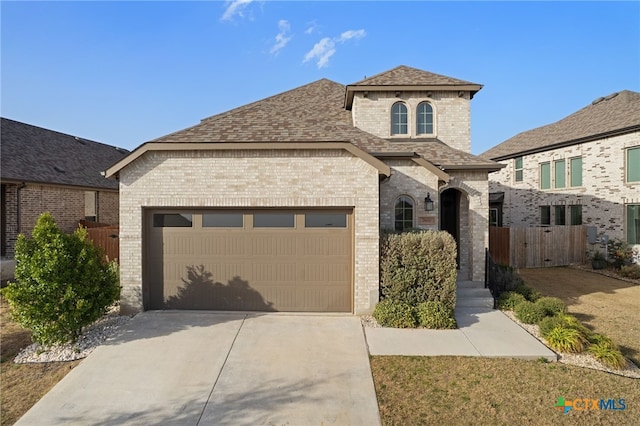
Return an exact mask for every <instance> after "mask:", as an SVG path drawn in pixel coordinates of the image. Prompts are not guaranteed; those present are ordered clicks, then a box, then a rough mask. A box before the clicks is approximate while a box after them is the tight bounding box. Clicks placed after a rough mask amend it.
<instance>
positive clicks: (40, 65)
mask: <svg viewBox="0 0 640 426" xmlns="http://www.w3.org/2000/svg"><path fill="white" fill-rule="evenodd" d="M0 14H1V24H2V27H1V48H2V54H1V55H2V56H1V61H2V63H1V66H2V68H1V73H2V74H1V92H0V93H1V95H0V96H1V99H0V100H1V104H0V106H1V114H2V116H3V117H7V118H11V119H14V120H18V121H22V122H26V123H29V124H33V125H37V126H40V127H44V128H48V129H52V130H57V131H60V132H63V133H69V134H72V135H76V136H80V137H84V138H87V139H92V140H97V141H100V142H104V143H108V144H111V145H116V146H120V147H124V148H127V149H133V148H135V147H136V146H138V145H140V144H141V143H143V142H145V141H148V140H150V139H153V138H156V137H159V136H162V135H165V134H167V133H171V132H174V131H177V130H180V129H183V128H185V127H188V126H191V125H194V124H197V123H198V122H199V121H200V119H202V118H205V117H208V116H211V115H215V114H218V113H221V112H224V111H226V110H229V109H232V108H234V107H238V106H241V105H243V104H246V103H249V102H253V101H256V100H259V99H263V98H265V97H268V96H271V95H275V94H278V93H281V92H283V91H286V90H290V89H293V88H295V87H298V86H301V85H304V84H307V83H310V82H313V81H316V80H318V79H321V78H328V79H330V80H333V81H336V82H338V83H341V84H350V83H354V82H356V81H358V80H361V79H362V78H364V77H365V76H372V75H374V74H377V73H380V72H383V71H387V70H389V69H391V68H394V67H396V66H398V65H408V66H411V67H415V68H420V69H423V70H426V71H431V72H434V73H438V74H444V75H447V76H450V77H455V78H459V79H462V80H467V81H471V82H474V83H479V84H482V85H484V88H483V89H482V90H481V91H480V92H479V93H478V94H477V95H476V96H475V98H474V99H473V101H472V104H471V117H472V122H471V135H472V152H473V153H475V154H480V153H482V152H484V151H486V150H487V149H489V148H490V147H492V146H494V145H496V144H498V143H500V142H503V141H504V140H506V139H508V138H510V137H511V136H514V135H515V134H517V133H519V132H522V131H525V130H529V129H532V128H535V127H539V126H542V125H544V124H548V123H551V122H554V121H557V120H559V119H561V118H563V117H565V116H567V115H569V114H571V113H573V112H575V111H577V110H579V109H580V108H582V107H584V106H586V105H588V104H589V103H590V102H591V101H592V100H594V99H595V98H597V97H600V96H605V95H608V94H610V93H613V92H616V91H620V90H625V89H628V90H633V91H638V92H640V2H636V1H634V2H544V1H543V2H482V1H476V2H458V1H450V2H424V1H409V2H402V1H390V2H373V1H352V2H342V1H322V2H307V1H251V0H236V1H233V2H228V1H195V2H165V1H155V2H154V1H138V2H125V1H112V2H93V1H74V2H58V1H51V2H30V1H19V2H12V1H2V2H1V3H0Z"/></svg>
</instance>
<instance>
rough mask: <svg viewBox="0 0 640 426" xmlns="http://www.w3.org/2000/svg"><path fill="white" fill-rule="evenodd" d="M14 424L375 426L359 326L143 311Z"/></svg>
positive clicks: (352, 321)
mask: <svg viewBox="0 0 640 426" xmlns="http://www.w3.org/2000/svg"><path fill="white" fill-rule="evenodd" d="M17 424H19V425H61V424H64V425H122V424H144V425H155V424H162V425H367V426H369V425H377V424H380V417H379V413H378V405H377V402H376V395H375V390H374V386H373V379H372V377H371V370H370V368H369V358H368V354H367V348H366V344H365V340H364V334H363V331H362V327H361V325H360V320H359V318H358V317H354V316H331V315H295V314H266V315H263V314H244V313H218V312H195V311H165V312H144V313H142V314H139V315H137V316H136V317H134V318H133V319H132V320H131V321H130V323H129V324H128V326H127V328H126V329H125V330H124V332H123V333H121V334H120V335H119V336H118V337H117V338H116V339H114V340H113V341H110V342H108V343H107V344H105V345H102V346H100V347H99V348H97V349H96V350H95V351H94V352H93V353H92V354H91V355H90V356H89V357H87V358H86V359H85V360H84V361H83V362H82V363H80V365H78V366H77V367H76V368H75V369H73V370H72V371H71V372H70V373H69V374H68V375H67V376H66V377H65V378H64V379H63V380H62V381H61V382H60V383H58V384H57V385H56V386H55V387H54V388H53V389H52V390H51V391H50V392H49V393H47V394H46V395H45V396H44V397H43V398H42V399H41V400H40V401H39V402H38V403H37V404H36V405H35V406H33V408H32V409H31V410H29V412H27V413H26V414H25V415H24V416H23V417H22V418H21V419H20V421H18V423H17Z"/></svg>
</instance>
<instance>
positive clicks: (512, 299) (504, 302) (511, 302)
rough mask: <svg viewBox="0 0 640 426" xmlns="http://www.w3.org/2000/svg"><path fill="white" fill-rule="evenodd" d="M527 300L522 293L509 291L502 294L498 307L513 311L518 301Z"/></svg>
mask: <svg viewBox="0 0 640 426" xmlns="http://www.w3.org/2000/svg"><path fill="white" fill-rule="evenodd" d="M526 300H527V299H526V298H525V297H524V296H523V295H521V294H520V293H516V292H515V291H507V292H504V293H502V294H501V295H500V298H499V299H498V309H503V310H506V311H513V309H514V308H515V307H516V305H517V304H518V303H520V302H526Z"/></svg>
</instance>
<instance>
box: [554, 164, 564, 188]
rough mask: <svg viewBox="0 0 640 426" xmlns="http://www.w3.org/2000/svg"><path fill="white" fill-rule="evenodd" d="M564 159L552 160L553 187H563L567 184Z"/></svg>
mask: <svg viewBox="0 0 640 426" xmlns="http://www.w3.org/2000/svg"><path fill="white" fill-rule="evenodd" d="M566 167H567V166H566V164H565V161H564V160H556V161H554V162H553V178H554V179H553V187H554V188H564V187H566V186H567V182H566V176H567V168H566Z"/></svg>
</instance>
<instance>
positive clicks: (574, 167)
mask: <svg viewBox="0 0 640 426" xmlns="http://www.w3.org/2000/svg"><path fill="white" fill-rule="evenodd" d="M569 184H570V185H571V186H573V187H575V186H582V157H575V158H571V159H570V160H569Z"/></svg>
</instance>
